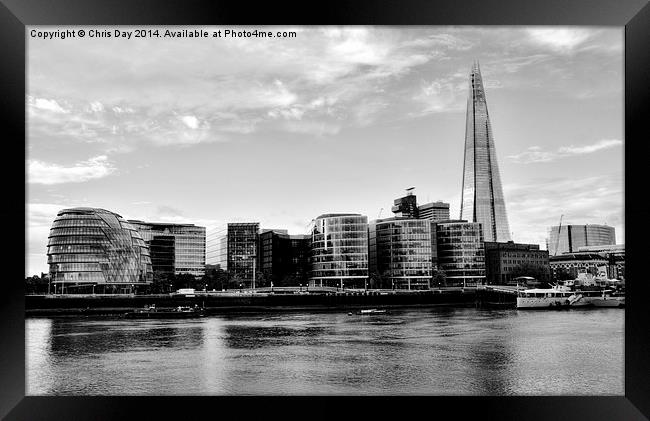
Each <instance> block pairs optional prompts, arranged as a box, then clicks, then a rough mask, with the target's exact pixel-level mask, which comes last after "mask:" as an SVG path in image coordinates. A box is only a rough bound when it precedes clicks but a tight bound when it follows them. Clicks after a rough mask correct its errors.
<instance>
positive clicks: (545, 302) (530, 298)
mask: <svg viewBox="0 0 650 421" xmlns="http://www.w3.org/2000/svg"><path fill="white" fill-rule="evenodd" d="M574 288H575V286H573V285H571V286H569V285H567V284H562V285H560V284H556V285H554V286H552V287H551V288H534V289H525V290H523V291H520V292H519V294H518V296H517V308H556V309H557V308H574V307H624V306H625V296H624V295H621V294H617V293H614V292H613V291H611V290H579V289H574Z"/></svg>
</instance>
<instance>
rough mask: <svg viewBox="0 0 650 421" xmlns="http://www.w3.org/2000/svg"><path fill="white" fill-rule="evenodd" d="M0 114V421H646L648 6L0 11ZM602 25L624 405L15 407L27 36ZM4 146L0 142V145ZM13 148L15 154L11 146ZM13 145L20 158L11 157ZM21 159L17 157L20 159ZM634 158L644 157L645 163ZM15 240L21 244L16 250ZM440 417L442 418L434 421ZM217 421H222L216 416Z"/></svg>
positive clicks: (442, 402) (70, 4)
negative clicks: (622, 252)
mask: <svg viewBox="0 0 650 421" xmlns="http://www.w3.org/2000/svg"><path fill="white" fill-rule="evenodd" d="M0 3H1V4H0V45H1V48H2V57H3V62H4V64H2V65H1V66H0V74H1V79H0V82H1V84H2V85H1V86H2V94H1V95H0V107H1V110H2V113H1V114H0V115H2V116H3V119H4V120H5V125H4V128H5V133H7V128H8V129H9V130H8V132H9V133H11V135H9V136H7V137H5V145H6V146H10V147H11V150H12V151H13V152H12V153H9V154H7V155H6V158H5V159H3V162H2V165H0V168H1V171H2V175H3V176H4V178H3V179H4V180H6V181H8V182H7V183H5V186H7V187H11V189H9V188H7V187H5V189H4V190H5V197H6V198H7V200H6V201H5V202H4V204H3V206H2V207H1V208H2V211H1V212H2V221H3V222H4V223H5V229H4V230H3V234H4V241H3V245H2V247H3V254H2V256H3V257H4V259H3V263H4V265H5V268H8V269H9V270H5V271H3V272H5V273H3V275H4V276H3V277H2V279H1V282H2V284H3V288H2V292H0V312H1V313H0V325H1V326H2V328H1V331H0V340H1V341H2V342H1V343H2V356H3V358H1V359H0V382H1V386H0V416H3V417H4V418H6V419H9V420H23V419H25V420H40V419H76V420H79V419H131V418H142V419H168V418H176V419H194V418H199V417H201V418H203V417H209V418H215V417H222V416H223V417H226V416H228V417H233V416H234V417H245V418H248V417H264V416H266V417H272V416H274V415H279V416H281V417H282V418H286V417H290V418H298V417H300V418H308V417H309V418H312V417H314V416H316V417H318V418H320V417H327V418H332V417H337V418H338V417H341V416H345V417H347V416H350V415H354V416H363V417H371V418H372V417H376V416H386V415H387V414H389V413H392V414H394V415H399V416H400V417H404V418H405V417H409V416H418V417H422V416H424V417H434V418H436V417H442V416H444V417H449V418H452V419H458V418H471V419H500V420H505V419H512V420H515V419H516V420H522V419H571V420H582V419H584V420H617V419H621V420H644V419H648V418H650V399H648V397H650V381H649V379H648V375H650V362H649V361H650V358H649V357H650V355H649V354H650V352H649V351H648V350H649V349H650V348H648V344H649V343H650V340H649V338H650V329H649V328H648V325H647V324H646V321H647V320H650V317H648V316H649V314H650V306H649V305H647V304H646V303H645V302H644V299H645V298H646V297H648V296H649V295H648V284H649V283H650V281H648V280H646V279H643V274H642V270H643V269H642V268H643V266H642V262H643V260H644V258H643V256H642V253H643V252H644V251H645V249H644V246H645V243H646V242H647V239H648V238H650V229H649V228H648V225H650V221H649V217H650V207H648V206H646V205H645V202H646V199H645V197H644V196H645V192H646V191H647V187H646V183H645V179H644V176H643V175H642V174H641V172H642V170H643V169H645V167H646V166H647V165H648V164H647V163H646V162H645V161H646V159H645V157H647V156H650V154H649V153H648V152H649V151H648V150H649V149H650V146H649V144H650V140H649V139H648V135H647V131H646V130H644V129H645V124H644V123H645V120H647V119H648V117H647V116H648V115H650V114H649V113H648V111H649V107H648V97H649V96H650V70H649V67H650V66H649V65H648V63H649V60H648V56H649V53H648V49H649V48H648V46H650V5H648V2H647V0H546V1H543V2H542V1H539V0H525V1H524V0H505V1H504V0H501V1H499V0H482V1H481V0H472V1H459V0H438V1H431V0H429V1H427V0H406V1H404V0H402V1H397V0H390V1H388V0H382V1H377V0H375V1H371V0H337V1H328V2H319V3H309V2H305V1H303V2H296V1H276V2H270V1H266V2H260V3H259V4H251V3H248V2H243V1H239V2H234V1H230V2H225V1H221V0H220V1H208V0H189V1H170V0H132V1H114V0H113V1H112V0H56V1H54V0H0ZM81 24H84V25H100V24H102V25H137V24H146V25H167V24H177V25H190V24H191V25H228V24H231V25H237V24H247V25H252V24H300V25H310V24H311V25H322V24H341V25H348V24H368V25H603V26H618V27H625V142H624V143H625V145H624V148H625V158H624V160H625V162H624V166H625V180H626V189H625V191H626V199H627V197H628V195H627V193H628V192H629V193H630V195H629V197H630V200H629V201H628V200H626V201H625V206H624V207H625V219H626V222H627V224H626V226H629V227H631V228H632V229H630V230H627V229H626V235H625V237H626V243H627V247H626V248H627V252H626V255H627V256H626V260H627V262H626V271H627V273H628V274H630V276H629V277H630V278H631V281H630V282H629V283H628V284H627V289H628V293H627V308H626V310H625V396H589V397H587V396H554V397H552V396H535V397H521V396H508V397H480V396H477V397H466V396H464V397H453V396H451V397H448V396H432V397H412V398H409V397H399V398H398V397H370V396H369V397H290V398H281V399H277V398H273V397H237V396H233V397H190V396H187V397H33V396H27V397H26V396H25V323H24V284H23V274H20V273H18V272H19V270H20V269H18V268H16V267H14V266H16V265H12V262H13V261H14V260H15V261H20V258H19V256H18V253H19V249H20V245H21V244H22V245H23V250H24V245H25V242H24V241H25V237H26V230H27V228H28V227H27V226H25V230H22V231H21V230H20V228H19V226H18V221H20V220H26V212H25V208H24V207H23V208H21V207H20V206H18V205H17V204H16V203H17V202H18V201H19V200H20V198H21V197H22V198H23V203H25V199H26V197H27V194H26V189H27V185H26V184H23V183H22V182H21V181H20V180H19V176H18V174H21V173H22V174H25V171H26V169H25V159H26V155H27V145H26V137H25V90H26V89H25V87H26V85H25V82H26V80H25V50H26V32H25V26H27V25H81ZM3 137H4V136H3ZM20 139H23V141H24V142H25V143H24V144H23V143H21V142H20ZM21 146H22V148H21ZM21 151H22V152H21ZM644 151H645V152H644ZM21 238H22V239H23V242H21V240H20V239H21ZM444 413H447V414H446V415H443V414H444ZM227 414H228V415H227Z"/></svg>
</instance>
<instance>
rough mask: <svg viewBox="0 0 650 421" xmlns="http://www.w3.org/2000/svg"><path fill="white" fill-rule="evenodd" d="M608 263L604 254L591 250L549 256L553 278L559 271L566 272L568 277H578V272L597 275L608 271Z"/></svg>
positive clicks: (557, 275) (555, 277) (556, 276)
mask: <svg viewBox="0 0 650 421" xmlns="http://www.w3.org/2000/svg"><path fill="white" fill-rule="evenodd" d="M608 263H609V260H608V259H607V257H606V256H604V255H602V254H600V253H593V252H575V253H563V254H560V255H557V256H550V257H549V264H550V266H551V276H552V277H553V279H558V278H559V277H560V276H559V275H560V272H563V273H564V274H567V275H568V276H567V277H568V278H569V279H576V278H578V275H579V274H580V273H588V274H591V275H593V276H598V275H599V274H602V273H603V272H605V273H607V272H608Z"/></svg>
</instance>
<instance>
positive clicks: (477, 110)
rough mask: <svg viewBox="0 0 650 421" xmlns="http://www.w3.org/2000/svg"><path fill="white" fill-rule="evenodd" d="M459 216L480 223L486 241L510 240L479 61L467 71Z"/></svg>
mask: <svg viewBox="0 0 650 421" xmlns="http://www.w3.org/2000/svg"><path fill="white" fill-rule="evenodd" d="M460 219H463V220H467V221H470V222H479V223H481V225H482V227H483V237H484V240H485V241H499V242H505V241H510V228H509V226H508V217H507V215H506V206H505V202H504V199H503V190H502V188H501V177H500V176H499V167H498V165H497V155H496V150H495V147H494V139H493V136H492V126H491V125H490V117H489V115H488V108H487V102H486V100H485V89H484V88H483V80H482V78H481V71H480V69H479V65H478V61H476V62H474V65H473V66H472V70H471V72H470V74H469V96H468V98H467V115H466V126H465V158H464V168H463V190H462V199H461V208H460Z"/></svg>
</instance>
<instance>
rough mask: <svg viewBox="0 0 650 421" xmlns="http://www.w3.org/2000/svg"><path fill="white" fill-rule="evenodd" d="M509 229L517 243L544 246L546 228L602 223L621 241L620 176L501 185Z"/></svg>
mask: <svg viewBox="0 0 650 421" xmlns="http://www.w3.org/2000/svg"><path fill="white" fill-rule="evenodd" d="M504 196H505V198H506V207H507V211H508V219H509V221H510V229H511V230H512V231H513V232H514V234H515V235H514V237H515V238H513V239H514V240H515V241H517V242H530V243H533V244H541V245H544V244H545V241H546V236H547V229H548V227H550V226H552V225H557V224H558V222H559V220H560V215H564V218H563V223H573V224H602V223H605V222H606V223H608V224H610V225H611V226H614V227H615V228H616V232H617V241H619V242H621V239H622V238H623V235H624V233H623V219H622V216H623V199H624V197H623V179H622V173H612V174H603V175H599V176H593V177H585V178H578V177H572V178H568V179H567V178H559V177H558V178H554V177H547V178H536V179H533V180H531V181H530V182H528V183H524V184H509V185H504Z"/></svg>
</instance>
